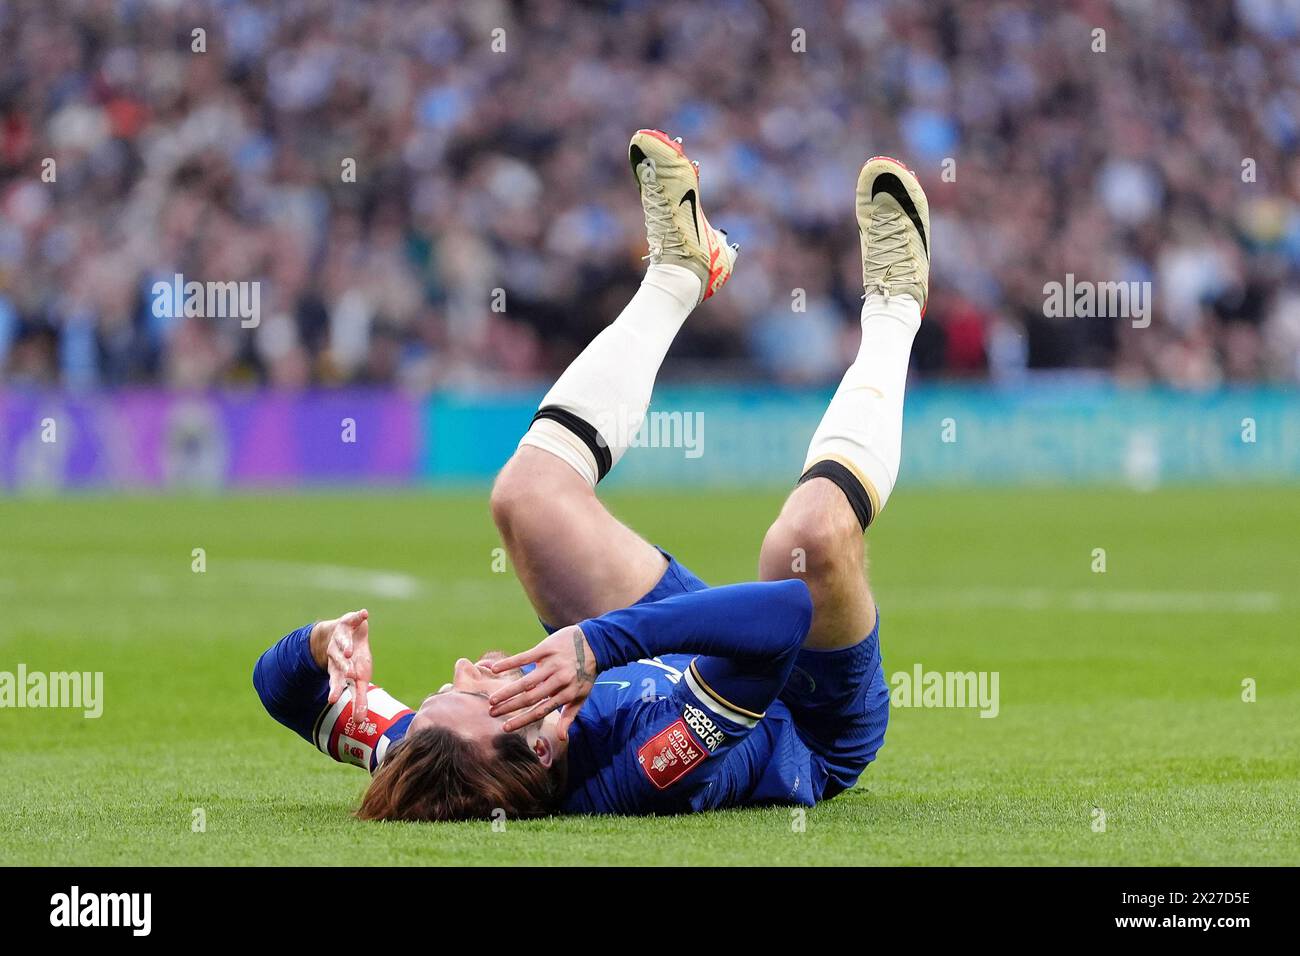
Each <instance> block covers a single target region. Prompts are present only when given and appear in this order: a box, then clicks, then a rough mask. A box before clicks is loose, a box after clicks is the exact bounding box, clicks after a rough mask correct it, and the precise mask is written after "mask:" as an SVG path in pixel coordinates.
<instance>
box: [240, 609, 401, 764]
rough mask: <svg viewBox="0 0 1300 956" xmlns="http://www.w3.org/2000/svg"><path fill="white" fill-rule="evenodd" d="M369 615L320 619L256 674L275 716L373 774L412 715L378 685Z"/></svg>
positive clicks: (270, 655) (282, 645)
mask: <svg viewBox="0 0 1300 956" xmlns="http://www.w3.org/2000/svg"><path fill="white" fill-rule="evenodd" d="M372 668H373V661H372V658H371V654H370V630H369V614H368V613H367V612H366V611H364V610H361V611H353V612H351V613H350V614H345V615H343V617H341V618H338V619H337V620H333V621H318V622H316V623H315V624H308V625H305V626H304V627H300V628H298V629H297V630H296V631H291V632H290V633H289V634H286V635H285V636H284V637H283V638H281V639H280V640H279V641H277V642H276V643H275V644H274V645H273V646H272V647H271V648H270V649H268V650H267V651H266V652H265V653H264V654H262V656H261V657H260V658H258V661H257V664H256V666H254V668H253V686H254V687H255V688H256V690H257V695H258V697H259V698H261V701H262V705H263V706H264V707H265V708H266V710H267V713H269V714H270V715H271V716H272V717H274V718H275V719H276V720H278V721H279V722H280V723H282V724H284V725H285V726H286V727H288V728H289V729H290V730H292V731H293V732H294V733H296V734H298V736H300V737H302V738H303V739H304V740H307V741H309V742H311V743H312V744H314V745H315V746H316V747H317V748H318V749H320V750H322V751H323V752H325V753H327V754H329V755H330V756H331V757H333V758H334V759H335V760H338V761H341V762H344V763H351V764H355V765H356V766H360V767H366V768H367V769H369V770H371V771H373V770H374V769H375V768H376V767H377V766H378V764H379V762H380V761H382V760H383V756H384V752H385V751H386V750H387V748H388V746H389V745H390V744H391V743H395V742H396V741H397V740H400V739H401V738H402V737H403V736H404V735H405V733H406V727H407V725H408V724H409V723H410V721H411V716H412V711H411V709H410V708H409V707H407V706H406V705H405V704H402V703H401V702H400V701H397V700H395V699H393V698H392V697H391V696H390V695H389V694H387V693H386V692H385V691H384V690H383V689H382V688H379V687H375V686H374V685H373V684H371V683H370V677H371V671H372Z"/></svg>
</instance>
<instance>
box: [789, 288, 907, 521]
mask: <svg viewBox="0 0 1300 956" xmlns="http://www.w3.org/2000/svg"><path fill="white" fill-rule="evenodd" d="M920 327H921V307H920V306H919V305H917V304H916V300H915V299H913V298H912V297H911V296H910V295H893V296H890V297H889V299H888V300H886V299H885V297H884V296H882V295H880V294H879V293H873V294H871V295H868V296H867V297H866V299H865V300H864V301H863V303H862V344H861V345H860V346H859V347H858V357H857V358H856V359H854V361H853V364H852V365H850V366H849V370H848V371H847V372H845V373H844V378H843V380H841V382H840V387H839V388H838V389H836V391H835V397H834V398H832V399H831V403H830V405H829V406H828V407H827V409H826V414H825V415H823V416H822V420H821V424H820V425H818V426H817V431H816V432H815V433H814V434H813V438H812V442H811V443H810V444H809V446H808V459H807V461H806V462H805V464H804V479H801V480H806V479H807V478H810V477H813V476H814V475H817V474H820V475H822V476H824V477H827V478H830V479H831V480H833V481H835V483H836V484H837V485H839V486H840V487H841V488H843V489H844V493H845V495H846V496H847V497H848V499H849V502H850V504H852V505H853V508H854V511H855V512H857V515H858V520H859V521H860V522H861V523H862V526H863V529H864V530H865V529H866V526H867V525H868V524H870V522H871V520H872V519H874V518H875V516H876V515H878V514H880V512H881V511H882V510H883V509H884V507H885V502H886V501H887V500H888V499H889V493H890V492H891V491H893V488H894V482H895V481H896V480H897V479H898V462H899V459H900V457H901V456H902V451H903V392H904V390H905V388H906V386H907V364H908V360H909V358H910V357H911V353H912V340H913V339H914V338H915V337H916V331H917V329H919V328H920ZM810 469H811V470H813V474H812V475H810V474H808V472H809V470H810ZM862 492H865V500H864V499H863V495H862Z"/></svg>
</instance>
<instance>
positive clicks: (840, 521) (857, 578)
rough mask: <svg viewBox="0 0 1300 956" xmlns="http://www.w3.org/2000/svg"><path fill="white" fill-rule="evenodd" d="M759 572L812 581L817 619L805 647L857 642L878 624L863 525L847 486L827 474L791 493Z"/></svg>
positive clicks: (762, 554)
mask: <svg viewBox="0 0 1300 956" xmlns="http://www.w3.org/2000/svg"><path fill="white" fill-rule="evenodd" d="M759 577H760V578H761V579H762V580H764V581H777V580H783V579H786V578H799V579H800V580H802V581H803V582H804V583H805V584H807V585H808V590H809V591H810V592H811V593H812V599H813V620H812V628H811V629H810V630H809V632H808V637H807V638H806V639H805V640H804V647H807V648H811V649H814V650H835V649H837V648H841V647H851V646H852V645H854V644H857V643H858V642H860V641H861V640H862V639H863V638H864V637H866V636H867V635H868V634H870V633H871V630H872V628H874V627H875V626H876V605H875V601H874V600H873V599H872V596H871V589H870V587H869V586H868V584H867V566H866V552H865V548H864V545H863V540H862V526H861V525H860V524H859V523H858V518H857V516H856V515H855V514H854V511H853V508H852V507H851V506H850V505H849V502H848V499H847V498H846V497H845V496H844V492H843V491H841V490H840V488H839V487H837V486H836V485H835V484H834V483H832V482H831V481H829V480H827V479H826V478H811V479H809V480H808V481H805V482H804V483H803V484H800V485H799V486H798V487H797V488H795V490H794V491H793V492H791V494H790V497H789V498H787V499H786V502H785V505H784V506H783V507H782V508H781V514H780V515H779V516H778V517H777V519H776V521H774V522H773V523H772V526H771V527H770V528H769V529H768V531H767V535H766V537H764V539H763V548H762V551H761V552H760V553H759Z"/></svg>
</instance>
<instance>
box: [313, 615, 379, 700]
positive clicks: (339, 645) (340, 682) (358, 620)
mask: <svg viewBox="0 0 1300 956" xmlns="http://www.w3.org/2000/svg"><path fill="white" fill-rule="evenodd" d="M325 660H326V666H327V668H328V670H329V676H330V695H329V702H330V703H331V704H333V703H336V702H337V701H338V699H339V698H340V697H341V696H343V691H344V690H345V689H346V688H347V686H348V685H349V684H351V685H352V693H353V697H352V719H353V720H354V721H355V722H357V723H360V722H361V721H363V720H365V718H366V714H367V713H369V708H368V706H367V702H366V695H367V693H368V692H369V690H370V677H371V672H372V670H373V668H374V660H373V658H371V656H370V612H369V611H367V610H366V609H365V608H362V609H361V610H360V611H352V612H351V613H349V614H344V615H343V616H342V617H341V618H339V619H338V620H337V621H335V622H334V623H333V626H332V627H331V628H330V632H329V643H328V644H327V645H326V648H325Z"/></svg>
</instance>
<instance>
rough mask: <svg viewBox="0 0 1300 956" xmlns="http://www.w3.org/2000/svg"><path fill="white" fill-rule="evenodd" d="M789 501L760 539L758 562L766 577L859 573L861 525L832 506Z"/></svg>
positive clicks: (814, 577)
mask: <svg viewBox="0 0 1300 956" xmlns="http://www.w3.org/2000/svg"><path fill="white" fill-rule="evenodd" d="M790 504H794V507H791V506H790V505H789V504H788V505H787V507H786V508H785V509H784V510H783V511H782V512H781V514H780V516H779V517H778V518H777V519H776V521H775V522H773V524H772V527H771V528H769V529H768V532H767V536H766V537H765V538H764V539H763V549H762V551H761V552H760V556H759V566H760V571H761V574H762V577H763V578H764V579H765V580H779V579H781V578H794V577H798V578H804V579H805V580H807V581H808V582H809V583H810V584H812V583H814V582H816V581H821V580H825V579H828V578H831V577H833V576H835V575H838V574H844V573H846V572H851V573H853V574H855V575H856V574H860V573H861V571H860V564H861V554H862V529H861V528H859V527H858V526H857V524H856V523H853V522H846V521H843V520H840V519H841V518H842V515H840V514H839V512H837V511H834V510H828V509H823V508H808V507H800V506H798V505H797V504H795V503H794V502H791V503H790Z"/></svg>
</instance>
